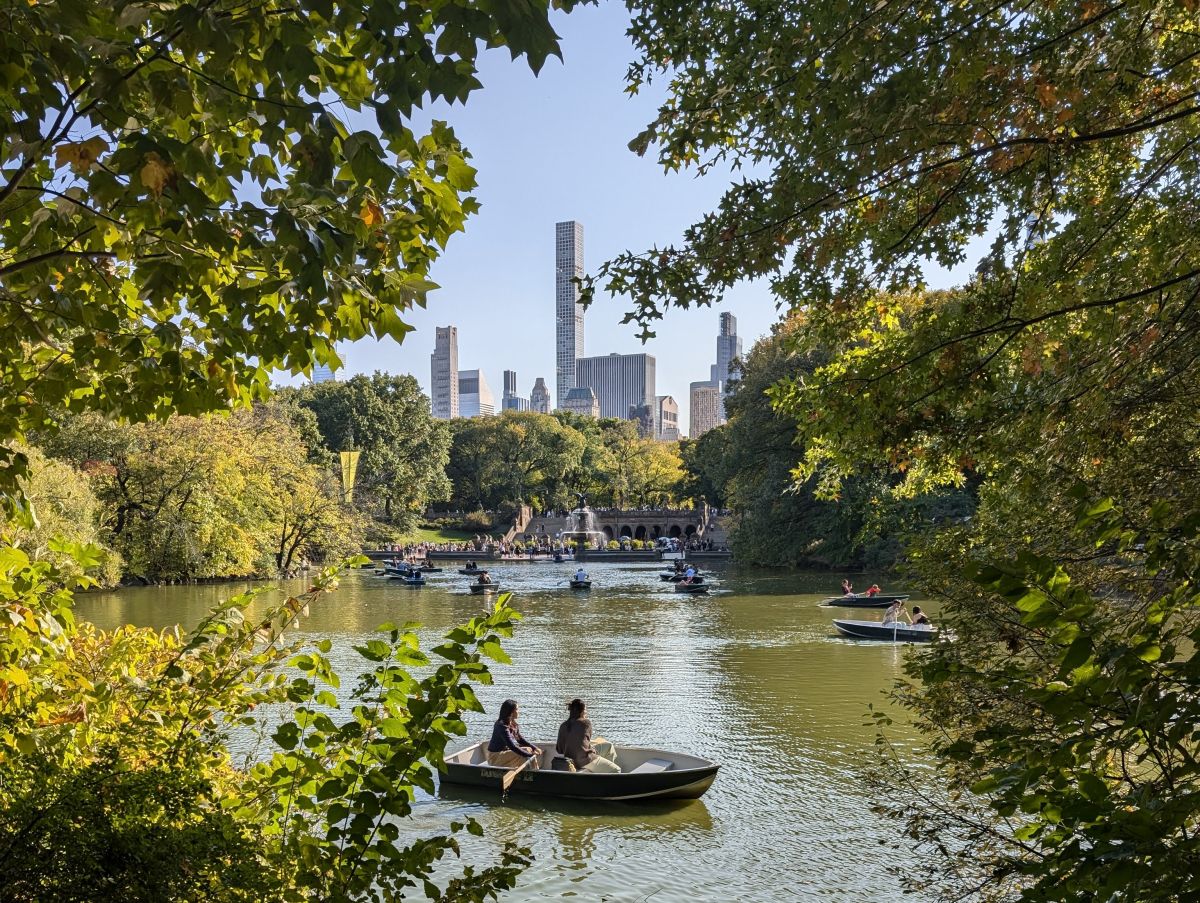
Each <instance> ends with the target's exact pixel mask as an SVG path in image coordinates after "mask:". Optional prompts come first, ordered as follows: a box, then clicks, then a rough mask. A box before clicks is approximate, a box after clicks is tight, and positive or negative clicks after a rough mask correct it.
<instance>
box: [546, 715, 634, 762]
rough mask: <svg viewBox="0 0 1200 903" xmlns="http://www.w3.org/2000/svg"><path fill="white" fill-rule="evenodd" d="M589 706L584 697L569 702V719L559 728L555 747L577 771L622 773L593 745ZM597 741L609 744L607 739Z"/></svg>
mask: <svg viewBox="0 0 1200 903" xmlns="http://www.w3.org/2000/svg"><path fill="white" fill-rule="evenodd" d="M586 712H587V706H586V705H584V702H583V700H582V699H578V698H576V699H572V700H571V701H570V702H569V703H567V720H566V721H564V722H563V723H562V724H561V725H559V728H558V742H557V743H556V744H555V745H554V748H555V749H556V750H558V753H559V755H562V756H566V757H567V759H568V760H569V761H570V762H571V764H572V765H574V766H575V770H576V771H590V772H593V773H598V774H620V772H621V768H620V766H618V765H617V763H615V762H613V761H610V760H609V759H606V758H604V757H603V756H601V755H600V754H599V753H597V752H596V750H595V749H593V747H592V721H591V719H590V718H588V717H587V714H586ZM596 742H597V743H603V744H605V745H607V741H605V740H599V739H598V740H597V741H596Z"/></svg>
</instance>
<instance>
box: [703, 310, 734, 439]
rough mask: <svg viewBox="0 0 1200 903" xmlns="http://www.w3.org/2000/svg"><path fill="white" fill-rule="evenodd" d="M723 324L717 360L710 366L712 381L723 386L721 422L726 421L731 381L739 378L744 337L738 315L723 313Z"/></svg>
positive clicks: (718, 337)
mask: <svg viewBox="0 0 1200 903" xmlns="http://www.w3.org/2000/svg"><path fill="white" fill-rule="evenodd" d="M720 322H721V325H720V328H719V329H718V331H717V362H716V363H715V364H714V365H713V366H712V367H711V368H710V374H711V378H712V381H713V382H715V383H718V384H719V385H720V388H721V422H722V423H724V422H725V399H726V398H728V397H729V392H730V386H731V383H732V382H733V381H734V380H736V379H737V378H738V370H737V365H736V363H735V362H736V361H740V360H741V358H742V339H741V336H739V335H738V334H737V317H735V316H734V315H733V314H729V313H725V314H721V321H720Z"/></svg>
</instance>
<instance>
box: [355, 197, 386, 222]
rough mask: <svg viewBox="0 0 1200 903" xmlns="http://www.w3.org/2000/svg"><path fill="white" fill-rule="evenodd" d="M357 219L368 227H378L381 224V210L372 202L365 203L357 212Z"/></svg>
mask: <svg viewBox="0 0 1200 903" xmlns="http://www.w3.org/2000/svg"><path fill="white" fill-rule="evenodd" d="M358 218H359V219H361V220H362V221H363V222H364V223H366V224H367V225H368V226H378V225H379V224H380V223H382V222H383V208H382V207H380V206H379V205H378V204H376V203H375V202H374V201H367V202H366V203H364V204H363V208H362V210H360V211H359V212H358Z"/></svg>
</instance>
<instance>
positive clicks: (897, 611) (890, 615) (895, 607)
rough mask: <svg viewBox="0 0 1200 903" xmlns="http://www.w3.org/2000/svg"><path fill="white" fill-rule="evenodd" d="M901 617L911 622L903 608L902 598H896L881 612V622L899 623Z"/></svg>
mask: <svg viewBox="0 0 1200 903" xmlns="http://www.w3.org/2000/svg"><path fill="white" fill-rule="evenodd" d="M901 617H903V618H904V620H905V621H907V622H908V623H909V624H911V623H912V620H911V619H910V618H909V616H908V612H907V611H905V610H904V600H903V599H897V600H896V601H895V602H893V603H892V604H891V605H889V606H888V607H887V611H885V612H884V613H883V623H884V624H889V625H891V624H899V623H900V618H901Z"/></svg>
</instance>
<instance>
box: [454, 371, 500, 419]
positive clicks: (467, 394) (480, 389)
mask: <svg viewBox="0 0 1200 903" xmlns="http://www.w3.org/2000/svg"><path fill="white" fill-rule="evenodd" d="M495 413H496V397H495V396H494V395H493V394H492V388H491V386H489V385H488V384H487V380H486V379H484V377H483V371H482V370H459V371H458V416H459V417H490V416H492V415H493V414H495Z"/></svg>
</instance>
